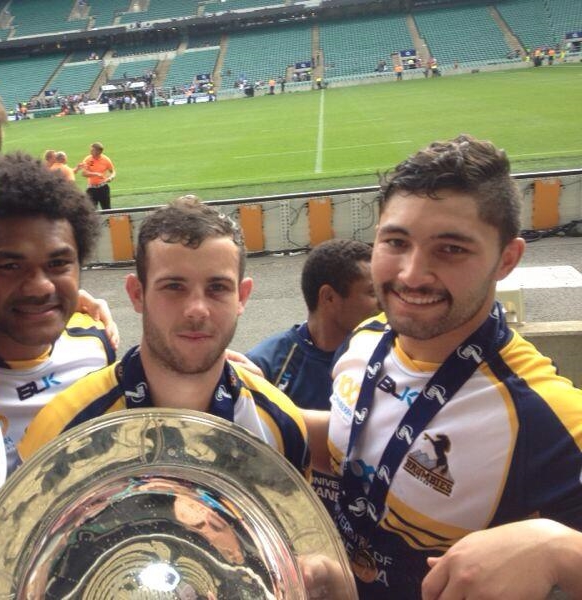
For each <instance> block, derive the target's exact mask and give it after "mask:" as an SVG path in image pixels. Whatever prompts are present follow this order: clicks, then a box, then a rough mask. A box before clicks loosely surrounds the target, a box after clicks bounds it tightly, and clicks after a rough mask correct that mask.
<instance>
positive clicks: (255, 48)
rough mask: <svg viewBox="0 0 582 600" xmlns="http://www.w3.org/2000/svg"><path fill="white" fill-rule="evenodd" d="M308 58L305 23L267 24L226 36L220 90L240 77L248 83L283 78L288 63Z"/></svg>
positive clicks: (307, 31) (307, 29)
mask: <svg viewBox="0 0 582 600" xmlns="http://www.w3.org/2000/svg"><path fill="white" fill-rule="evenodd" d="M305 60H311V28H310V26H309V25H292V26H284V27H271V28H269V29H262V30H260V31H257V30H253V31H248V32H242V33H232V34H230V35H229V39H228V46H227V52H226V56H225V59H224V63H223V67H222V73H221V76H222V85H221V90H225V89H228V88H233V87H234V84H235V82H236V80H237V79H239V78H240V77H242V78H244V79H246V80H248V81H249V82H251V83H254V82H255V81H265V82H266V81H268V80H269V79H271V78H274V79H276V78H277V77H283V76H284V75H285V72H286V69H287V67H288V66H289V65H293V64H295V63H296V62H300V61H305Z"/></svg>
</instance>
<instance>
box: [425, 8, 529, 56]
mask: <svg viewBox="0 0 582 600" xmlns="http://www.w3.org/2000/svg"><path fill="white" fill-rule="evenodd" d="M528 1H529V0H528ZM534 1H535V0H534ZM414 20H415V21H416V25H417V28H418V30H419V32H420V35H421V37H423V38H424V40H425V42H426V44H427V48H428V50H429V53H430V55H431V56H432V57H434V58H435V59H436V60H437V63H438V64H439V65H440V66H447V65H452V64H453V63H455V62H458V63H465V64H467V63H469V64H471V63H473V64H480V63H482V64H486V63H490V62H497V61H503V60H505V59H506V57H507V55H508V54H509V52H510V51H511V48H510V47H509V45H508V44H507V42H506V41H505V37H504V36H503V32H502V31H501V29H500V28H499V26H498V25H497V23H496V22H495V20H494V19H493V17H492V16H491V14H490V13H489V11H488V9H487V7H486V6H467V7H459V8H443V9H440V10H428V11H423V12H417V13H415V14H414Z"/></svg>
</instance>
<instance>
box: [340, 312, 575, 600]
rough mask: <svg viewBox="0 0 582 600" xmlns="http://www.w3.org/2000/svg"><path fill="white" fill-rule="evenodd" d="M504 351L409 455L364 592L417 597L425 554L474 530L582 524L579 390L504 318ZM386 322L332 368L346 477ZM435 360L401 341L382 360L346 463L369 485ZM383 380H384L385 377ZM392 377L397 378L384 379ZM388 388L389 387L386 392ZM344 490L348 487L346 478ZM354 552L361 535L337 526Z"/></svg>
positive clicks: (376, 537) (363, 335)
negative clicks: (366, 379) (551, 522)
mask: <svg viewBox="0 0 582 600" xmlns="http://www.w3.org/2000/svg"><path fill="white" fill-rule="evenodd" d="M502 325H503V327H502V330H503V331H504V339H503V342H502V344H501V345H500V349H499V350H498V352H497V354H496V355H495V356H494V357H493V358H492V359H491V360H490V361H487V362H483V363H481V364H480V366H479V367H478V368H477V370H476V372H475V373H474V374H473V375H472V377H471V378H470V379H469V380H468V381H467V382H466V384H465V385H463V386H462V387H461V388H460V390H459V391H458V392H457V393H456V394H455V395H454V396H453V398H452V399H451V400H449V402H448V403H447V404H446V405H445V406H443V408H442V409H441V410H440V411H439V412H438V413H437V415H436V417H435V418H434V419H433V420H432V421H430V422H429V423H428V425H427V426H426V428H425V429H424V430H423V431H422V432H421V433H420V434H419V435H418V436H417V437H416V439H415V440H414V442H413V443H412V445H411V446H410V448H409V450H408V452H407V454H406V455H405V456H404V458H403V460H402V462H401V463H400V466H399V467H398V470H397V471H396V473H394V474H393V475H392V477H391V485H390V488H389V492H388V495H387V497H386V500H385V504H386V508H385V511H384V514H383V516H382V518H381V519H380V525H379V527H377V528H376V530H375V533H374V534H373V536H372V538H371V540H370V541H371V545H372V554H373V556H374V558H375V561H376V565H377V567H378V572H377V574H376V580H375V581H374V582H371V583H368V584H365V583H363V582H362V581H359V582H358V586H359V591H360V597H361V598H368V597H369V598H376V597H381V596H380V595H379V594H384V595H385V594H386V592H387V589H386V588H388V590H390V592H391V593H393V594H394V597H397V598H399V599H401V598H408V597H410V598H418V597H420V582H421V581H422V578H423V577H424V575H425V574H426V572H427V566H426V557H427V556H428V555H437V554H440V553H442V552H444V551H446V549H447V548H448V547H449V546H451V545H452V544H453V543H454V542H456V541H457V540H459V539H460V538H462V537H463V536H464V535H466V534H467V533H469V532H471V531H474V530H478V529H484V528H487V527H491V526H494V525H498V524H501V523H504V522H509V521H512V520H518V519H523V518H527V517H529V516H536V515H541V516H546V517H550V518H554V519H556V520H558V521H561V522H564V523H566V524H569V525H571V526H573V527H575V528H577V529H580V528H582V485H581V482H580V478H581V474H582V452H581V448H582V391H580V390H578V389H576V388H574V387H573V386H572V384H571V383H570V382H569V381H568V380H566V379H564V378H562V377H559V376H558V375H556V371H555V369H554V367H553V366H552V364H551V361H550V360H549V359H548V358H546V357H543V356H542V355H541V354H539V353H538V352H537V350H536V349H535V347H534V346H533V345H532V344H530V343H529V342H527V341H525V340H524V339H523V338H522V337H521V336H519V335H518V334H517V333H515V332H512V331H510V330H509V329H508V328H507V326H506V324H505V322H503V324H502ZM384 328H385V323H384V322H380V321H374V322H371V323H369V324H368V325H367V326H364V327H362V328H361V329H360V330H358V331H357V332H356V333H355V334H354V335H353V336H352V338H351V339H350V341H349V343H348V344H347V346H346V351H345V353H344V354H343V355H342V356H341V357H340V358H339V360H338V362H337V363H336V365H335V368H334V372H333V377H334V385H333V394H332V398H331V403H332V413H331V421H330V429H329V448H330V452H331V454H332V461H333V467H334V469H335V471H336V473H337V474H341V465H342V464H343V462H344V458H345V452H346V451H347V447H348V439H349V434H350V429H351V424H352V419H353V417H354V408H355V405H356V401H357V399H358V395H359V391H360V386H361V382H362V380H363V376H364V372H365V369H366V367H367V364H368V361H369V359H370V357H371V355H372V352H373V350H374V348H375V347H376V345H377V344H378V342H379V340H380V338H381V336H382V333H383V331H384ZM438 367H439V365H434V364H426V363H424V364H422V363H418V362H413V361H412V360H410V359H409V358H408V357H407V356H406V355H405V354H404V352H403V351H402V349H401V348H400V347H399V344H398V339H397V338H396V344H395V346H394V347H393V348H392V350H391V351H390V352H389V353H388V355H387V356H386V358H385V360H384V363H383V365H382V372H381V374H380V377H379V382H382V381H384V385H382V386H379V385H377V386H376V387H375V390H374V398H373V404H372V406H371V408H370V411H371V412H370V414H369V415H368V418H367V422H366V426H365V428H364V430H363V431H362V433H361V435H360V436H359V438H358V439H357V442H356V444H355V446H354V450H353V452H352V456H351V460H350V462H349V463H348V467H347V468H350V469H351V470H352V472H354V473H356V474H357V476H358V477H359V478H360V480H361V481H362V490H365V489H366V484H369V483H370V482H371V480H372V477H373V476H374V475H375V473H376V470H377V468H378V463H379V460H380V457H381V455H382V453H383V451H384V449H385V447H386V444H387V443H388V440H389V439H390V437H391V436H392V434H393V433H394V432H395V430H396V428H397V426H398V424H399V423H400V420H401V419H402V417H403V416H404V415H405V413H406V411H407V409H408V407H409V406H410V405H411V404H413V403H414V401H415V399H416V397H417V395H418V394H419V393H420V392H421V390H422V389H423V387H424V386H425V384H426V383H427V382H428V381H429V379H430V378H431V376H432V375H433V374H434V372H435V371H436V370H437V368H438ZM386 377H387V378H386ZM386 381H388V382H389V385H386ZM382 388H383V389H382ZM340 487H341V486H340ZM338 527H339V529H340V533H341V534H342V536H343V538H344V542H345V544H346V547H347V549H348V551H351V550H353V549H354V545H355V543H356V541H357V535H355V536H354V533H353V531H351V530H350V527H349V526H348V525H347V523H338Z"/></svg>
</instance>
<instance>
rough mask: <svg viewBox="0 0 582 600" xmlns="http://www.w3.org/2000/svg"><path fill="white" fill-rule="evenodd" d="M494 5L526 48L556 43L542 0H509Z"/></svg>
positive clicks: (531, 48)
mask: <svg viewBox="0 0 582 600" xmlns="http://www.w3.org/2000/svg"><path fill="white" fill-rule="evenodd" d="M496 7H497V10H498V11H499V14H500V15H501V16H502V17H503V19H504V20H505V22H506V23H507V25H508V26H509V27H510V28H511V30H512V31H513V32H514V33H515V35H516V36H517V37H518V38H519V40H520V42H521V44H522V45H523V47H524V48H525V49H526V50H533V49H534V48H538V47H542V46H553V45H554V44H556V43H557V41H558V40H557V39H556V36H555V34H554V32H553V31H552V28H551V26H550V20H549V13H548V12H547V10H546V4H545V2H543V0H509V1H508V2H503V3H499V4H497V5H496Z"/></svg>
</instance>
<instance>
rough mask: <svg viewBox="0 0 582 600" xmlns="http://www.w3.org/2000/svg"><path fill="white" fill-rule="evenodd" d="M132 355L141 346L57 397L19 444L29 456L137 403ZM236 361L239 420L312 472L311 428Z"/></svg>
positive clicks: (144, 389) (145, 398) (144, 391)
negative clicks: (125, 369)
mask: <svg viewBox="0 0 582 600" xmlns="http://www.w3.org/2000/svg"><path fill="white" fill-rule="evenodd" d="M130 354H131V355H132V356H131V358H132V359H133V358H135V356H136V351H135V350H133V349H132V350H130V351H129V352H128V354H127V355H126V357H125V358H124V359H123V361H120V362H118V363H115V364H114V365H111V366H108V367H106V368H104V369H101V370H100V371H97V372H95V373H91V374H89V375H88V376H87V377H84V378H83V379H82V380H80V381H78V382H77V383H76V384H74V385H72V386H71V387H69V388H68V389H67V390H66V391H65V392H63V393H62V394H59V395H58V396H56V397H55V398H54V400H53V401H52V402H50V403H49V404H48V405H47V406H46V407H45V408H44V409H43V410H42V411H41V412H40V413H39V414H38V415H37V417H36V418H35V419H34V421H33V422H32V423H31V424H30V426H29V427H28V429H27V431H26V434H25V436H24V437H23V439H22V440H21V442H20V444H19V446H18V450H19V453H20V455H21V457H22V458H23V459H25V460H26V459H27V458H29V457H30V456H31V455H32V454H33V453H34V452H36V451H37V450H38V449H39V448H41V447H42V446H43V445H44V444H46V443H47V442H48V441H50V440H52V439H53V438H55V437H56V436H57V435H59V434H60V433H62V432H64V431H66V430H68V429H70V428H71V427H74V426H76V425H79V424H81V423H83V422H85V421H88V420H89V419H92V418H95V417H97V416H99V415H102V414H105V413H108V412H113V411H116V410H122V409H125V408H128V407H131V406H134V405H135V403H132V402H130V401H128V396H127V394H128V393H132V392H134V391H135V390H133V389H132V390H130V389H125V387H124V386H125V385H128V382H129V379H130V378H128V379H126V378H125V377H123V376H122V375H121V364H122V362H123V364H124V365H125V366H127V365H128V364H129V363H127V364H126V362H127V361H126V358H127V357H128V356H129V355H130ZM137 356H139V354H138V353H137ZM140 363H141V361H140ZM140 366H141V365H140ZM231 366H232V367H233V371H234V372H235V373H236V376H237V378H238V379H239V381H238V382H237V383H238V384H239V387H240V393H239V396H238V398H237V399H236V401H235V403H234V422H235V423H237V424H238V425H240V426H241V427H244V428H245V429H247V430H248V431H250V432H251V433H254V434H255V435H257V436H258V437H259V438H261V439H262V440H263V441H265V442H266V443H268V444H269V445H271V446H272V447H274V448H275V449H276V450H278V451H279V452H280V453H281V454H283V455H284V456H285V457H286V458H287V459H288V460H289V461H290V462H291V463H292V464H293V465H294V466H295V467H296V468H297V469H298V470H299V471H300V472H302V473H303V474H305V475H308V473H309V468H310V465H309V453H308V449H307V432H306V428H305V424H304V422H303V419H302V417H301V414H300V412H299V410H298V409H297V407H295V406H294V405H293V403H292V402H291V400H289V398H287V397H286V396H285V395H284V394H283V393H282V392H280V391H279V390H277V389H276V388H275V387H274V386H272V385H271V384H269V383H268V382H267V381H265V380H264V379H263V378H261V377H258V376H256V375H253V374H251V373H249V372H248V371H246V370H245V369H244V368H242V367H239V366H238V365H237V366H234V365H231ZM138 379H139V377H138ZM134 383H135V382H134ZM138 385H141V386H143V387H142V388H141V390H142V394H143V397H142V399H141V400H140V403H139V406H142V407H147V406H152V403H151V399H150V398H149V393H148V391H147V381H145V377H144V379H143V381H140V384H138Z"/></svg>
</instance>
